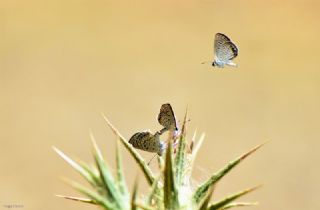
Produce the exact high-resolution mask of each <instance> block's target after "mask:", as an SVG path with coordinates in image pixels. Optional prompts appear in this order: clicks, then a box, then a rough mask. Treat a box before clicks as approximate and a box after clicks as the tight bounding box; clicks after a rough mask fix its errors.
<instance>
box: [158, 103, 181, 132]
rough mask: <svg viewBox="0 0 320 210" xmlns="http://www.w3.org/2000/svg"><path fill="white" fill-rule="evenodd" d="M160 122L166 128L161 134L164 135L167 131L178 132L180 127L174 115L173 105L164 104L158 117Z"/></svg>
mask: <svg viewBox="0 0 320 210" xmlns="http://www.w3.org/2000/svg"><path fill="white" fill-rule="evenodd" d="M158 122H159V123H160V125H162V126H163V127H164V128H163V129H162V130H161V131H160V134H162V133H163V132H165V131H168V130H170V131H174V132H177V131H178V130H179V129H178V125H177V120H176V117H175V115H174V112H173V109H172V107H171V105H170V104H169V103H168V104H162V106H161V108H160V113H159V115H158Z"/></svg>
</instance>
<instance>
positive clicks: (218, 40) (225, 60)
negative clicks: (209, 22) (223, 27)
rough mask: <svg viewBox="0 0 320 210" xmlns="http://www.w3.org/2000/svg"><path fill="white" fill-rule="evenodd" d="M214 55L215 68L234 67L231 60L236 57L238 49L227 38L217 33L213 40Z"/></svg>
mask: <svg viewBox="0 0 320 210" xmlns="http://www.w3.org/2000/svg"><path fill="white" fill-rule="evenodd" d="M214 54H215V58H214V60H215V64H217V66H219V67H223V66H224V65H225V64H228V65H235V64H233V63H232V62H231V60H232V59H234V58H235V57H237V56H238V48H237V46H236V45H235V44H234V43H233V42H232V41H231V40H230V39H229V37H227V36H226V35H224V34H222V33H217V34H216V35H215V39H214Z"/></svg>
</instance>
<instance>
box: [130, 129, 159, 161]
mask: <svg viewBox="0 0 320 210" xmlns="http://www.w3.org/2000/svg"><path fill="white" fill-rule="evenodd" d="M159 135H160V134H159V133H158V132H157V133H155V134H152V133H151V132H150V131H142V132H138V133H135V134H134V135H133V136H132V137H131V138H130V140H129V143H130V144H132V146H133V147H135V148H137V149H140V150H144V151H147V152H152V153H157V154H158V155H160V156H161V155H162V153H163V151H164V150H165V144H164V143H163V142H161V140H160V138H159Z"/></svg>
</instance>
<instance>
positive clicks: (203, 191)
mask: <svg viewBox="0 0 320 210" xmlns="http://www.w3.org/2000/svg"><path fill="white" fill-rule="evenodd" d="M263 145H264V143H263V144H260V145H258V146H256V147H255V148H253V149H251V150H250V151H249V152H247V153H245V154H243V155H241V156H240V157H239V158H237V159H235V160H234V161H231V162H230V163H229V164H228V165H227V166H226V167H224V168H222V169H221V170H220V171H218V172H217V173H216V174H214V175H213V176H211V177H210V178H209V180H207V181H206V182H205V183H203V184H202V185H201V186H200V187H199V188H198V189H197V190H196V192H195V193H194V196H193V199H194V201H195V203H199V202H200V201H201V200H202V199H203V197H204V196H205V194H206V193H207V191H208V189H209V188H210V186H212V185H214V184H216V183H217V182H218V181H219V180H220V179H221V178H222V177H224V176H225V175H226V174H227V173H228V172H229V171H230V170H231V169H233V168H234V167H235V166H236V165H238V164H239V163H240V162H241V161H242V160H244V159H245V158H246V157H248V156H249V155H251V154H252V153H254V152H255V151H257V150H258V149H259V148H260V147H262V146H263Z"/></svg>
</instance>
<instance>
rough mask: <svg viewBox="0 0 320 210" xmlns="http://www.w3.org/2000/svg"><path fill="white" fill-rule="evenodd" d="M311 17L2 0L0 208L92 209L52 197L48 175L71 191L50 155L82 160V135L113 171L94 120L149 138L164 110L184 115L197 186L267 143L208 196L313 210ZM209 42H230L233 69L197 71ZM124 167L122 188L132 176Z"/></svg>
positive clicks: (231, 5) (317, 152) (234, 6)
mask: <svg viewBox="0 0 320 210" xmlns="http://www.w3.org/2000/svg"><path fill="white" fill-rule="evenodd" d="M319 11H320V2H319V1H312V0H300V1H289V0H288V1H284V0H282V1H279V0H274V1H249V0H243V1H238V0H233V1H223V0H220V1H218V0H193V1H191V0H186V1H168V0H162V1H147V0H143V1H102V0H91V1H85V0H80V1H75V0H70V1H62V0H55V1H53V0H52V1H40V0H38V1H36V0H30V1H12V0H1V6H0V94H1V98H0V100H1V101H0V141H1V147H0V167H1V169H0V174H1V176H0V203H1V206H0V209H6V208H5V207H3V205H8V204H21V205H23V209H25V210H35V209H47V210H54V209H77V210H80V209H81V210H89V209H95V207H94V206H91V205H86V204H82V203H76V202H72V201H67V200H64V199H60V198H56V197H55V196H54V194H66V195H79V194H78V193H77V192H75V191H74V190H73V189H71V188H70V187H69V186H67V185H66V184H65V183H63V182H62V181H61V180H60V177H68V178H71V179H75V180H78V181H80V182H82V183H83V180H82V178H81V177H80V176H79V175H78V174H77V173H76V172H74V171H73V169H71V167H69V166H68V165H67V164H66V163H65V162H64V161H63V160H62V159H61V158H59V157H58V156H57V155H56V154H55V153H54V152H53V150H52V149H51V146H52V145H55V146H57V147H58V148H60V149H61V150H63V151H64V152H66V153H67V154H69V155H70V156H72V157H76V158H79V159H83V160H85V161H90V162H92V159H91V143H90V139H89V132H90V130H91V131H92V132H93V133H94V135H95V136H96V138H97V140H98V144H99V145H100V146H102V147H103V149H104V154H105V155H106V157H107V159H108V161H109V163H110V164H111V166H114V148H115V144H114V142H115V141H114V140H115V138H114V136H113V135H112V133H111V132H110V130H109V129H108V128H107V127H106V124H105V122H104V121H103V119H102V117H101V115H100V113H101V112H103V113H105V114H106V115H107V116H108V117H109V119H110V120H111V121H112V122H113V123H114V124H115V126H116V127H117V128H118V129H119V130H120V131H121V132H122V133H123V135H124V136H125V137H127V138H129V137H130V136H131V135H132V134H133V133H134V132H137V131H139V130H144V129H151V130H152V131H156V130H157V129H159V128H160V126H159V125H158V123H157V121H156V116H157V114H158V111H159V109H160V106H161V104H162V103H167V102H170V103H171V105H172V106H173V108H174V110H175V113H176V115H177V117H178V118H179V119H182V117H183V114H184V111H185V108H186V106H187V105H188V107H189V110H190V118H191V122H190V123H189V137H191V136H192V133H193V131H194V130H195V129H196V128H197V129H198V132H199V133H202V132H206V141H205V142H204V146H203V147H202V149H201V152H200V155H199V156H198V159H197V167H196V168H195V172H194V178H195V181H196V182H200V181H203V180H205V179H206V178H207V177H208V176H209V175H210V174H211V173H213V172H214V171H216V170H218V169H219V168H220V167H222V166H223V165H224V164H226V163H227V162H228V161H230V160H231V159H233V158H235V157H237V156H239V155H240V154H242V153H243V152H245V151H247V150H248V149H250V148H252V147H253V146H255V145H257V144H259V143H262V142H264V141H266V140H271V141H270V142H269V144H267V145H266V146H265V147H264V148H263V149H262V150H260V151H258V152H257V153H256V154H255V155H253V156H252V157H251V158H249V159H248V160H246V161H245V162H243V163H242V164H241V165H240V166H239V167H237V168H236V169H235V170H234V171H232V172H231V173H230V174H229V175H228V176H227V177H226V178H225V179H223V181H221V183H219V186H218V188H217V191H216V196H215V197H214V199H219V198H221V197H222V196H224V195H226V194H228V193H231V192H235V191H238V190H241V189H243V188H246V187H251V186H254V185H257V184H263V185H264V187H263V188H261V189H260V190H259V191H257V192H254V193H252V194H251V195H248V196H246V197H245V198H243V199H242V200H243V201H259V202H260V205H259V206H258V207H253V208H252V209H260V210H270V209H281V210H283V209H290V210H298V209H304V210H314V209H320V202H319V194H320V183H319V175H320V168H319V161H320V149H319V148H320V141H319V137H320V134H319V132H320V131H319V118H320V112H319V110H318V109H319V106H320V73H319V71H320V56H319V51H320V42H319V37H320V25H319V20H320V13H319ZM217 32H222V33H225V34H227V35H228V36H229V37H230V38H231V39H232V40H233V41H234V42H235V43H236V44H237V45H238V47H239V51H240V53H239V57H238V58H237V59H236V60H235V62H236V63H237V64H238V65H239V67H238V68H237V69H232V68H225V69H224V70H220V69H214V68H212V67H211V66H210V65H201V64H200V63H201V62H203V61H207V60H210V59H212V53H213V52H212V51H213V49H212V48H213V37H214V34H215V33H217ZM141 153H142V154H143V155H144V156H145V157H146V158H150V157H151V156H152V155H151V154H147V153H143V152H141ZM123 156H124V160H125V161H126V163H125V165H126V166H125V170H126V174H127V180H128V183H129V184H130V185H131V184H132V181H133V180H134V178H135V175H136V174H137V172H138V169H137V168H136V167H135V165H134V162H133V161H132V160H131V159H130V158H129V155H128V154H127V152H126V151H125V150H123ZM140 181H141V185H142V187H141V188H142V189H141V190H142V191H143V188H144V187H145V186H146V185H145V182H144V180H143V178H141V179H140ZM143 186H144V187H143Z"/></svg>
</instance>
